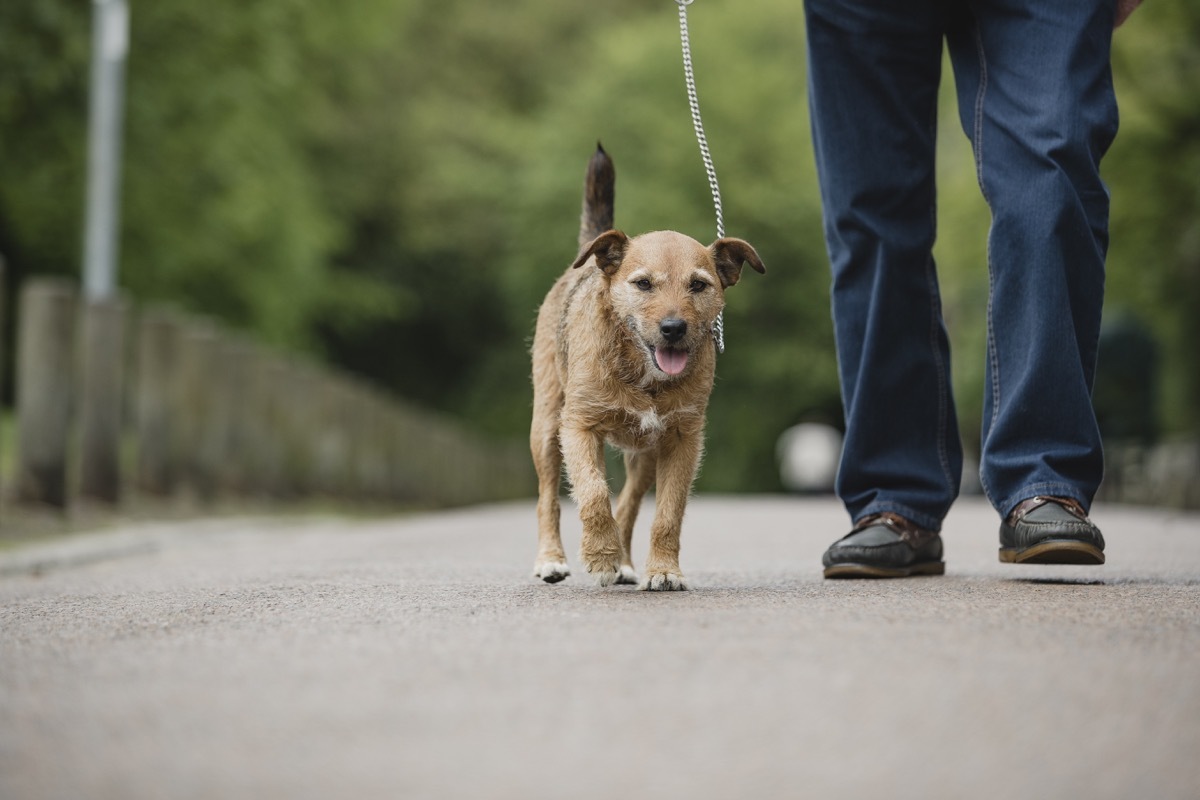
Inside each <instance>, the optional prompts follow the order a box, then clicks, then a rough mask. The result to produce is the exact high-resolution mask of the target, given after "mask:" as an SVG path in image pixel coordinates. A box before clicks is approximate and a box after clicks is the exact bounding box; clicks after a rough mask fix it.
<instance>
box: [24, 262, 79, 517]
mask: <svg viewBox="0 0 1200 800" xmlns="http://www.w3.org/2000/svg"><path fill="white" fill-rule="evenodd" d="M75 315H76V310H75V289H74V287H73V286H72V285H71V284H70V283H69V282H67V281H65V280H62V279H53V278H41V279H35V280H31V281H28V282H27V283H26V284H25V286H24V288H23V289H22V291H21V298H20V314H19V317H20V319H19V323H18V324H19V326H20V329H19V332H18V334H17V338H18V341H17V381H16V383H17V387H16V388H17V501H18V502H20V503H26V504H45V505H49V506H53V507H56V508H61V509H65V508H66V507H67V505H68V503H69V500H70V491H69V487H68V480H67V474H68V470H67V467H68V459H67V452H68V442H69V440H70V422H71V391H72V383H73V381H72V379H71V378H72V372H73V371H74V367H75Z"/></svg>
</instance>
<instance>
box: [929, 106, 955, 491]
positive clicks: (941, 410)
mask: <svg viewBox="0 0 1200 800" xmlns="http://www.w3.org/2000/svg"><path fill="white" fill-rule="evenodd" d="M931 117H932V118H931V119H930V121H929V129H930V134H931V135H932V136H935V137H936V136H937V105H936V104H935V105H934V107H933V111H932V114H931ZM929 223H930V228H931V229H932V230H933V235H934V238H935V239H936V237H937V193H936V190H935V192H934V194H933V197H932V198H931V202H930V204H929ZM925 281H926V285H927V286H928V288H929V349H930V351H931V353H932V354H933V363H934V366H935V367H936V368H937V380H938V383H937V391H938V408H937V426H938V427H937V454H938V463H939V464H940V465H941V467H942V477H944V478H945V479H946V486H947V487H952V486H954V477H953V476H952V475H951V474H950V454H949V453H948V452H947V442H946V433H947V432H946V419H947V416H948V414H949V409H948V405H949V399H948V395H949V390H948V386H947V384H948V383H949V377H948V375H947V374H946V363H945V361H944V359H943V358H942V353H941V350H940V349H939V348H938V330H939V325H940V324H941V316H942V315H941V298H940V296H939V294H938V291H937V268H936V266H935V265H934V261H933V253H932V252H930V254H929V258H928V259H927V260H926V261H925Z"/></svg>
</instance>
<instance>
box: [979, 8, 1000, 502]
mask: <svg viewBox="0 0 1200 800" xmlns="http://www.w3.org/2000/svg"><path fill="white" fill-rule="evenodd" d="M975 51H976V53H978V55H979V89H978V90H977V91H976V93H975V125H974V135H975V146H974V148H972V149H973V150H974V152H975V180H976V182H977V183H978V184H979V192H980V194H982V195H983V200H984V202H985V203H987V205H988V208H991V205H992V201H991V198H990V197H989V196H988V190H987V185H986V184H985V183H984V179H983V103H984V98H985V96H986V95H987V86H988V67H987V53H986V51H985V50H984V47H983V34H982V33H981V31H980V30H979V22H978V20H976V21H975ZM987 271H988V302H987V355H988V369H989V371H990V373H991V375H990V377H991V379H992V380H991V383H992V414H991V419H989V420H988V431H989V432H990V431H991V429H992V427H993V426H994V425H995V424H996V418H997V417H998V416H999V415H1000V353H999V350H998V349H997V347H996V325H995V317H994V316H993V314H992V309H993V306H992V303H993V300H994V299H995V294H996V273H995V269H993V264H992V236H991V233H990V232H989V233H988V240H987ZM986 449H987V447H986V442H982V443H981V450H982V451H984V452H986ZM982 457H983V453H981V459H982ZM983 473H984V470H982V469H981V470H980V476H979V479H980V484H981V486H982V488H983V491H984V494H986V495H987V496H988V498H989V499H993V498H992V489H991V487H990V486H989V485H988V482H987V479H986V478H985V477H984V474H983Z"/></svg>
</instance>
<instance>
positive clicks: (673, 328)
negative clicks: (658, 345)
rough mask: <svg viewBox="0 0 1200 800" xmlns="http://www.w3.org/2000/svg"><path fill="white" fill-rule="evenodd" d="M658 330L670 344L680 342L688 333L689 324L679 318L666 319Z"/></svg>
mask: <svg viewBox="0 0 1200 800" xmlns="http://www.w3.org/2000/svg"><path fill="white" fill-rule="evenodd" d="M658 329H659V330H660V331H662V335H663V338H664V339H666V340H667V341H668V342H678V341H679V340H680V339H682V338H683V337H684V335H685V334H686V333H687V322H686V321H685V320H682V319H679V318H678V317H671V318H670V319H664V320H663V321H662V323H661V324H660V325H659V326H658Z"/></svg>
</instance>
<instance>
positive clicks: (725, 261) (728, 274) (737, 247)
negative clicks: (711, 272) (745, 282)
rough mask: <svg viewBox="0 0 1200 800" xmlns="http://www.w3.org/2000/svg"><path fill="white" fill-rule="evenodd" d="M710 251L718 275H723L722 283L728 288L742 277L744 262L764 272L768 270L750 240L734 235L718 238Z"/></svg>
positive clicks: (710, 247)
mask: <svg viewBox="0 0 1200 800" xmlns="http://www.w3.org/2000/svg"><path fill="white" fill-rule="evenodd" d="M708 251H709V252H710V253H712V257H713V262H714V263H715V264H716V267H717V275H719V276H720V277H721V285H722V286H723V287H725V288H726V289H728V288H729V287H730V286H733V285H734V284H735V283H737V282H738V278H740V277H742V264H749V265H750V266H751V267H753V268H754V269H755V270H757V271H758V272H761V273H763V274H766V272H767V268H766V267H764V266H763V263H762V259H761V258H759V257H758V253H757V252H756V251H755V250H754V248H753V247H751V246H750V243H749V242H744V241H742V240H741V239H734V238H733V237H726V238H724V239H717V240H716V241H715V242H713V243H712V244H711V245H709V248H708Z"/></svg>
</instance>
